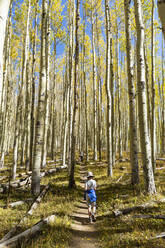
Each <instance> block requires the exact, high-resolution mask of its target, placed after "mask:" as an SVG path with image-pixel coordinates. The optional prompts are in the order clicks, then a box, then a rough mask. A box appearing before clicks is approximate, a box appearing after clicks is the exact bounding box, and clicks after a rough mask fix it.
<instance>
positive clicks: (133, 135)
mask: <svg viewBox="0 0 165 248" xmlns="http://www.w3.org/2000/svg"><path fill="white" fill-rule="evenodd" d="M124 7H125V32H126V52H127V75H128V92H129V123H130V160H131V168H132V184H138V183H139V167H138V146H137V126H136V110H135V105H136V96H135V87H134V83H133V60H132V51H131V33H130V31H131V30H130V24H131V23H130V1H129V0H124Z"/></svg>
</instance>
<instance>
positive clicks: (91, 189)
mask: <svg viewBox="0 0 165 248" xmlns="http://www.w3.org/2000/svg"><path fill="white" fill-rule="evenodd" d="M93 177H94V176H93V173H92V172H91V171H89V172H88V174H87V182H86V183H85V200H86V201H87V206H88V214H89V222H90V223H92V222H93V221H94V222H95V221H96V217H95V213H96V199H97V197H96V191H95V190H96V181H95V180H94V179H93Z"/></svg>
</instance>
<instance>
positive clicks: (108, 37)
mask: <svg viewBox="0 0 165 248" xmlns="http://www.w3.org/2000/svg"><path fill="white" fill-rule="evenodd" d="M105 16H106V80H105V83H106V94H107V162H108V173H107V175H108V176H111V177H112V176H113V170H112V149H111V140H112V139H111V134H112V133H111V128H112V123H111V107H112V99H111V93H110V80H111V79H110V74H111V68H110V66H111V64H110V45H111V23H110V12H109V5H108V1H107V0H105Z"/></svg>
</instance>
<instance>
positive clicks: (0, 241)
mask: <svg viewBox="0 0 165 248" xmlns="http://www.w3.org/2000/svg"><path fill="white" fill-rule="evenodd" d="M48 189H49V185H47V186H46V187H45V188H44V189H43V191H42V192H41V193H40V195H39V196H38V197H37V198H36V200H35V201H34V202H33V204H32V205H31V207H30V209H29V210H28V212H27V213H26V214H25V216H24V217H23V218H22V219H21V220H20V222H19V223H18V224H17V225H16V226H15V227H13V228H12V229H11V230H10V231H9V232H8V233H7V234H6V235H5V236H4V237H3V238H2V239H1V240H0V244H1V243H3V242H4V241H5V240H8V239H9V238H11V237H12V236H13V234H14V233H15V232H16V230H17V228H18V227H19V226H20V225H21V224H22V223H24V222H25V221H26V220H27V219H28V217H29V215H32V214H33V212H34V210H35V209H36V208H37V207H38V205H39V203H40V202H41V200H42V198H43V197H44V196H45V194H46V192H47V191H48Z"/></svg>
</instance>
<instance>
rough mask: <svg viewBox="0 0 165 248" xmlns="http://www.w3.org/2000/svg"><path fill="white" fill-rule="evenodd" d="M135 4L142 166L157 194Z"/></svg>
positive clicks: (150, 188)
mask: <svg viewBox="0 0 165 248" xmlns="http://www.w3.org/2000/svg"><path fill="white" fill-rule="evenodd" d="M134 4H135V20H136V30H137V85H138V111H139V127H140V142H141V153H142V164H143V169H144V176H145V181H146V191H147V193H149V194H155V193H156V188H155V181H154V174H153V169H152V161H151V143H150V139H149V131H148V124H147V123H148V120H147V101H146V82H145V64H144V25H143V17H142V6H141V1H140V0H134Z"/></svg>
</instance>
